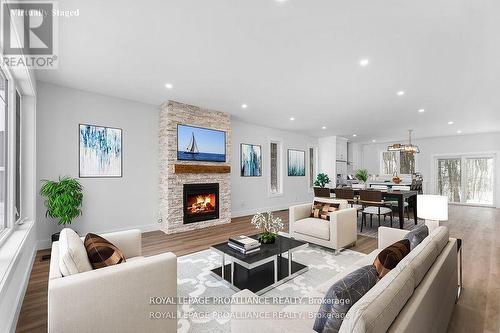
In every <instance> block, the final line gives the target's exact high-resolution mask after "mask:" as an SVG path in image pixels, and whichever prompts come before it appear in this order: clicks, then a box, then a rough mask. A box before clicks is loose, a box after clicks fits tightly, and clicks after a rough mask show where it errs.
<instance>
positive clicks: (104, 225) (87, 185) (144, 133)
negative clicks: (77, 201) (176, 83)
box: [36, 82, 159, 247]
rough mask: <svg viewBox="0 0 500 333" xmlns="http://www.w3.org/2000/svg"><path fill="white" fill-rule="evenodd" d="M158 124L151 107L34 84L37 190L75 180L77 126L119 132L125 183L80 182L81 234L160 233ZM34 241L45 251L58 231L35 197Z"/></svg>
mask: <svg viewBox="0 0 500 333" xmlns="http://www.w3.org/2000/svg"><path fill="white" fill-rule="evenodd" d="M158 119H159V109H158V107H157V106H154V105H147V104H141V103H136V102H132V101H128V100H124V99H117V98H112V97H108V96H104V95H98V94H95V93H88V92H84V91H79V90H74V89H70V88H65V87H60V86H55V85H52V84H48V83H44V82H38V98H37V124H36V126H37V176H36V179H37V182H38V184H37V189H39V188H40V180H41V179H57V178H58V177H59V176H66V175H67V176H72V177H78V124H80V123H84V124H95V125H101V126H110V127H118V128H121V129H123V133H122V135H123V177H122V178H82V179H80V181H81V183H82V185H83V186H84V203H83V215H82V216H81V217H80V218H78V219H77V220H76V221H75V222H74V223H73V225H72V227H73V228H74V229H75V230H77V231H78V232H79V233H80V234H82V235H85V234H86V233H87V232H106V231H115V230H121V229H130V228H135V227H138V228H141V229H142V230H152V229H158V228H159V224H157V216H158V162H157V161H158ZM36 222H37V224H38V226H37V227H38V228H37V230H38V240H39V241H41V243H40V246H41V247H48V245H49V243H48V239H49V237H50V235H51V234H52V233H54V232H56V231H58V229H59V228H58V226H57V225H56V223H54V222H53V221H48V220H47V218H46V217H45V207H44V205H43V200H42V198H41V196H40V195H38V197H37V221H36Z"/></svg>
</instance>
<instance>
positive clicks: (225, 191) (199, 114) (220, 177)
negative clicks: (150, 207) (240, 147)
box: [159, 101, 231, 234]
mask: <svg viewBox="0 0 500 333" xmlns="http://www.w3.org/2000/svg"><path fill="white" fill-rule="evenodd" d="M177 124H184V125H192V126H198V127H205V128H212V129H217V130H222V131H225V132H226V162H225V163H220V162H219V163H217V162H194V161H178V160H177ZM159 133H160V134H159V136H160V138H159V139H160V159H159V161H160V193H159V198H160V212H159V213H160V218H161V220H162V229H163V231H164V232H166V233H167V234H172V233H177V232H182V231H187V230H194V229H199V228H205V227H208V226H212V225H217V224H223V223H229V222H231V174H229V173H220V174H175V173H173V165H174V164H204V165H209V164H212V165H229V166H230V165H231V118H230V115H229V114H227V113H224V112H219V111H212V110H207V109H202V108H199V107H196V106H192V105H187V104H182V103H177V102H173V101H168V102H165V103H163V104H162V105H161V107H160V131H159ZM198 183H219V209H220V211H219V219H217V220H209V221H202V222H196V223H190V224H184V222H183V214H184V213H183V207H182V206H183V185H184V184H198Z"/></svg>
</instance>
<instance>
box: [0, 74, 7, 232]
mask: <svg viewBox="0 0 500 333" xmlns="http://www.w3.org/2000/svg"><path fill="white" fill-rule="evenodd" d="M8 91H9V90H8V82H7V78H6V77H5V75H4V73H3V72H2V71H1V70H0V231H2V230H3V229H5V227H6V226H7V204H6V198H7V127H8V126H7V125H8V123H9V122H8V121H7V115H8V104H7V103H8V98H7V96H8V95H9V94H8Z"/></svg>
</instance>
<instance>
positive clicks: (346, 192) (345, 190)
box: [335, 187, 363, 216]
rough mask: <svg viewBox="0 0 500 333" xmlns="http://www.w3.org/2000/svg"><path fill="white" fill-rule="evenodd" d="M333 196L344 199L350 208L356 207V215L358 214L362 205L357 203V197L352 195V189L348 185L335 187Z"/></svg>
mask: <svg viewBox="0 0 500 333" xmlns="http://www.w3.org/2000/svg"><path fill="white" fill-rule="evenodd" d="M335 196H336V198H337V199H344V200H347V202H348V203H349V204H350V205H351V207H352V208H356V215H357V216H359V212H360V211H362V210H363V206H362V205H359V204H358V203H357V202H358V198H356V196H355V195H354V190H353V189H352V188H350V187H342V188H337V189H335Z"/></svg>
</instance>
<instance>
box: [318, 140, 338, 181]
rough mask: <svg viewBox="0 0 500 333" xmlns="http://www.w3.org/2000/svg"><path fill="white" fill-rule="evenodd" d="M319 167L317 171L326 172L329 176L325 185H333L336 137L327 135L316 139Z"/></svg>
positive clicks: (335, 174) (335, 175)
mask: <svg viewBox="0 0 500 333" xmlns="http://www.w3.org/2000/svg"><path fill="white" fill-rule="evenodd" d="M318 146H319V149H318V150H319V168H318V171H319V172H322V173H326V174H327V175H328V177H329V178H330V184H328V185H327V186H331V187H335V184H336V180H337V137H336V136H329V137H324V138H319V139H318Z"/></svg>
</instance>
